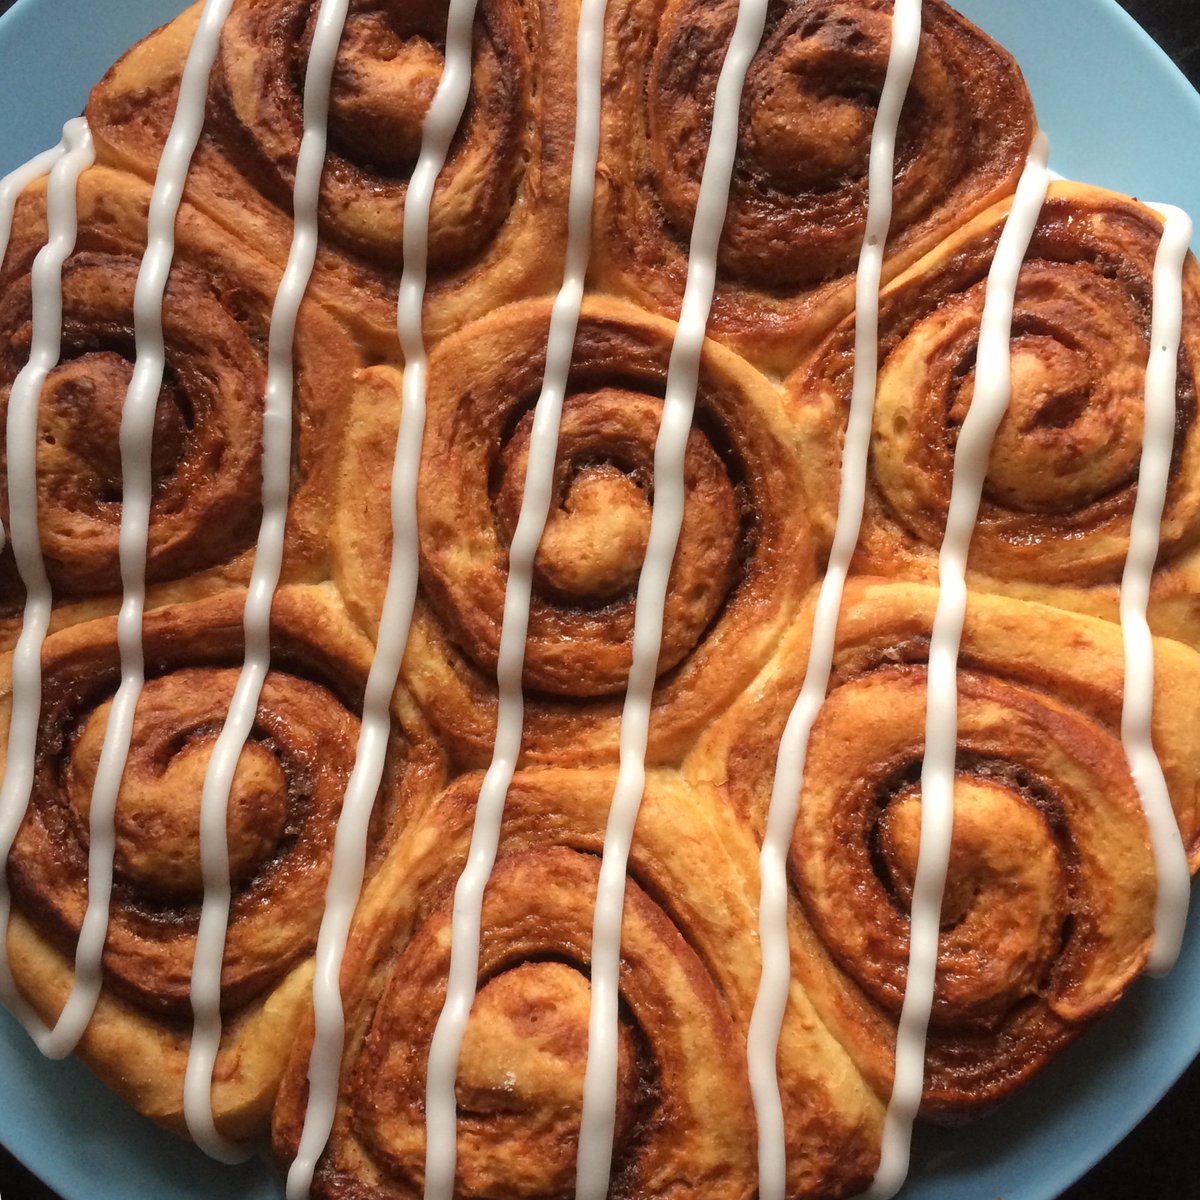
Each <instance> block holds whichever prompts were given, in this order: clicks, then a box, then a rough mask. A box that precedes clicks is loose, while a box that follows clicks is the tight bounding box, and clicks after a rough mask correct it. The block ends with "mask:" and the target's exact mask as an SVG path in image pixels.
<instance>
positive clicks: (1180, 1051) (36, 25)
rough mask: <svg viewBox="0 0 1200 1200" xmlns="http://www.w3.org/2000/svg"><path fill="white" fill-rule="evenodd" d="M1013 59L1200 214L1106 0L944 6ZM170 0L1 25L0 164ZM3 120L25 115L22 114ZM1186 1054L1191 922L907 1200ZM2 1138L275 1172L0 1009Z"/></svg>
mask: <svg viewBox="0 0 1200 1200" xmlns="http://www.w3.org/2000/svg"><path fill="white" fill-rule="evenodd" d="M957 5H958V7H959V8H960V9H961V10H962V11H963V12H964V13H966V15H967V16H968V17H970V18H971V19H972V20H974V21H976V22H977V23H978V24H979V25H980V26H982V27H983V28H984V29H986V30H987V31H988V32H989V33H991V34H992V35H993V36H994V37H996V38H997V39H998V40H999V41H1000V42H1001V43H1002V44H1003V45H1005V46H1007V47H1008V48H1009V49H1010V50H1011V51H1012V52H1013V54H1015V55H1016V57H1017V60H1018V61H1019V62H1020V63H1021V66H1022V68H1023V69H1024V71H1025V74H1026V77H1027V78H1028V80H1029V84H1030V87H1031V88H1032V90H1033V95H1034V99H1035V101H1036V102H1037V107H1038V114H1039V117H1040V119H1041V123H1042V125H1043V127H1044V128H1045V129H1046V130H1047V131H1048V133H1049V135H1050V140H1051V146H1052V147H1053V155H1052V161H1053V164H1054V165H1055V167H1056V168H1057V169H1058V170H1059V171H1061V172H1062V173H1063V174H1064V175H1068V176H1071V177H1074V178H1078V179H1085V180H1087V181H1088V182H1090V183H1098V184H1103V185H1105V186H1108V187H1113V188H1118V189H1120V190H1122V191H1126V192H1131V193H1133V194H1136V195H1138V196H1140V197H1142V198H1144V199H1147V200H1154V201H1160V202H1169V203H1174V204H1179V205H1182V206H1183V207H1184V208H1186V209H1188V210H1189V211H1191V212H1192V213H1193V214H1196V215H1198V216H1200V96H1197V94H1196V93H1195V92H1194V91H1193V90H1192V88H1191V87H1190V85H1189V84H1188V83H1187V81H1186V80H1185V79H1184V78H1183V76H1182V75H1181V74H1180V73H1179V72H1178V71H1177V70H1176V68H1175V67H1174V66H1173V65H1172V64H1171V63H1170V62H1169V61H1168V60H1167V58H1166V57H1165V56H1164V55H1163V54H1162V53H1161V51H1159V50H1158V48H1157V47H1156V46H1155V45H1154V44H1153V42H1151V41H1150V39H1149V38H1148V37H1146V35H1145V34H1144V33H1142V31H1141V30H1140V29H1139V28H1138V27H1137V25H1136V24H1135V23H1134V22H1133V21H1132V20H1131V19H1130V18H1129V17H1128V16H1127V15H1126V14H1125V13H1124V12H1123V11H1122V10H1121V9H1119V8H1118V7H1117V5H1116V4H1115V3H1113V0H1054V3H1052V4H1048V3H1046V0H957ZM183 6H184V4H183V0H105V3H104V4H103V5H102V6H100V5H97V4H96V3H95V0H18V3H17V5H16V7H15V8H13V9H12V11H11V12H9V13H7V14H6V15H5V16H4V17H2V18H0V113H4V114H6V115H5V117H4V119H3V123H2V124H0V174H3V173H5V172H7V171H8V170H10V169H11V168H13V167H15V166H17V165H18V164H20V163H21V162H23V161H25V160H26V159H27V158H29V157H31V156H32V155H33V154H34V153H36V152H37V151H38V150H41V149H44V148H45V147H46V146H49V145H52V144H53V143H54V142H56V141H57V140H58V136H59V130H60V127H61V125H62V123H63V121H65V120H66V119H67V118H69V117H71V116H73V115H75V114H77V113H78V112H79V111H80V110H81V109H82V107H83V104H84V101H85V99H86V97H87V91H88V88H89V87H90V86H91V84H92V83H93V82H95V80H97V79H99V78H100V76H101V75H102V74H103V73H104V71H105V70H106V69H107V68H108V66H109V64H110V63H112V62H113V61H114V60H115V59H116V58H117V57H118V56H119V55H120V53H121V52H122V51H123V50H124V49H125V48H126V47H128V46H130V45H132V44H133V43H134V42H135V41H137V40H138V39H139V38H140V37H142V36H143V35H144V34H146V33H148V32H149V31H150V30H151V29H152V28H154V27H155V26H156V25H158V24H161V23H162V22H163V21H166V20H167V19H169V18H170V17H172V16H174V15H175V14H176V13H177V12H178V11H180V10H181V9H182V8H183ZM16 114H20V115H19V116H17V115H16ZM1198 1052H1200V920H1196V921H1193V922H1192V924H1191V927H1190V934H1189V936H1188V939H1187V942H1186V944H1185V946H1184V951H1183V956H1182V958H1181V959H1180V961H1179V963H1178V965H1177V966H1176V968H1175V970H1174V971H1173V972H1172V974H1171V975H1170V976H1169V977H1168V978H1167V979H1165V980H1142V981H1140V982H1139V983H1138V984H1137V985H1135V987H1134V988H1133V989H1132V990H1131V992H1130V995H1129V996H1128V997H1127V998H1126V999H1125V1001H1124V1002H1122V1003H1121V1004H1120V1005H1118V1006H1117V1008H1116V1009H1115V1010H1114V1011H1113V1012H1112V1013H1110V1014H1109V1016H1108V1017H1107V1018H1106V1019H1105V1020H1103V1021H1102V1022H1101V1023H1100V1024H1099V1025H1098V1026H1097V1027H1096V1028H1095V1029H1094V1030H1093V1031H1092V1032H1091V1033H1089V1035H1088V1036H1087V1037H1086V1038H1084V1039H1083V1040H1082V1042H1080V1043H1077V1044H1076V1045H1075V1046H1074V1047H1072V1048H1071V1049H1070V1050H1068V1051H1067V1052H1066V1053H1065V1054H1064V1055H1063V1056H1062V1057H1061V1058H1060V1059H1059V1060H1058V1061H1056V1062H1055V1063H1053V1064H1052V1065H1051V1066H1050V1067H1049V1068H1047V1069H1046V1070H1045V1071H1044V1072H1043V1073H1042V1074H1041V1075H1040V1076H1039V1077H1038V1078H1037V1079H1036V1080H1035V1081H1034V1082H1033V1083H1032V1084H1031V1085H1030V1086H1029V1087H1027V1088H1026V1089H1025V1090H1024V1091H1022V1092H1021V1093H1020V1094H1019V1095H1018V1096H1017V1097H1016V1098H1015V1099H1014V1100H1012V1101H1010V1102H1009V1103H1007V1104H1006V1105H1005V1106H1004V1107H1003V1108H1002V1109H1001V1110H1000V1111H999V1112H998V1113H996V1114H995V1115H994V1116H992V1117H989V1118H988V1119H987V1120H986V1121H984V1122H982V1123H981V1124H978V1125H976V1126H974V1127H972V1128H969V1129H967V1130H959V1131H954V1132H947V1131H944V1130H922V1131H920V1132H919V1134H918V1137H917V1142H916V1146H915V1148H914V1170H913V1174H912V1177H911V1179H910V1182H909V1184H908V1186H907V1187H906V1188H905V1190H904V1192H903V1197H904V1200H994V1198H995V1197H997V1196H1000V1195H1003V1197H1004V1200H1052V1198H1053V1197H1055V1196H1057V1195H1058V1194H1059V1192H1060V1191H1062V1189H1063V1188H1065V1187H1067V1186H1068V1185H1069V1184H1071V1183H1072V1182H1073V1181H1074V1180H1076V1179H1077V1178H1079V1176H1081V1175H1082V1174H1084V1172H1086V1171H1087V1170H1088V1168H1089V1167H1091V1166H1092V1164H1093V1163H1095V1162H1096V1161H1098V1160H1099V1159H1100V1158H1101V1157H1103V1155H1104V1154H1106V1153H1107V1152H1108V1151H1109V1150H1110V1149H1111V1148H1112V1147H1113V1146H1115V1145H1116V1143H1117V1142H1118V1141H1120V1140H1121V1138H1122V1137H1124V1136H1125V1134H1126V1133H1127V1132H1128V1131H1129V1130H1130V1129H1131V1128H1132V1127H1133V1125H1134V1124H1136V1122H1137V1121H1138V1120H1140V1119H1141V1117H1142V1116H1143V1115H1144V1114H1145V1113H1146V1112H1147V1111H1148V1110H1149V1109H1150V1108H1151V1107H1152V1106H1153V1105H1154V1104H1155V1102H1156V1101H1157V1100H1158V1099H1159V1098H1160V1097H1161V1096H1162V1095H1163V1093H1164V1092H1166V1090H1167V1089H1168V1088H1169V1087H1170V1086H1171V1084H1172V1083H1173V1082H1174V1081H1175V1079H1176V1078H1177V1077H1178V1075H1179V1074H1180V1072H1181V1071H1182V1070H1183V1069H1184V1067H1186V1066H1187V1064H1188V1063H1189V1062H1190V1061H1191V1059H1192V1058H1193V1057H1195V1056H1196V1054H1197V1053H1198ZM0 1080H3V1094H4V1102H3V1103H0V1142H3V1143H4V1145H6V1146H8V1147H9V1148H10V1149H12V1150H13V1152H14V1153H16V1154H17V1155H18V1156H19V1157H20V1158H22V1159H23V1160H24V1161H25V1162H26V1163H28V1164H29V1166H30V1167H31V1168H32V1169H33V1170H34V1171H36V1172H37V1174H38V1175H40V1176H41V1177H42V1178H43V1179H45V1180H46V1182H47V1183H49V1184H50V1185H51V1186H52V1187H54V1188H55V1189H56V1190H57V1191H58V1192H60V1193H61V1194H62V1195H63V1196H64V1197H65V1198H66V1200H128V1198H129V1197H131V1196H146V1197H153V1198H154V1200H211V1198H212V1197H213V1196H218V1195H219V1196H221V1197H223V1198H224V1200H278V1198H279V1197H281V1196H282V1190H281V1189H280V1188H279V1186H278V1184H277V1183H275V1182H274V1180H273V1177H272V1175H271V1172H270V1170H269V1169H268V1168H267V1167H266V1166H264V1165H261V1164H257V1163H256V1164H252V1165H250V1166H247V1167H242V1168H239V1169H237V1170H231V1169H230V1168H227V1167H220V1166H217V1165H215V1164H213V1163H210V1162H209V1161H208V1160H207V1159H206V1158H205V1157H204V1156H203V1155H202V1154H200V1153H199V1152H198V1151H196V1150H194V1149H192V1148H190V1147H188V1146H186V1145H185V1144H184V1143H182V1142H180V1141H178V1140H177V1139H175V1138H173V1137H172V1136H170V1135H169V1134H166V1133H163V1132H161V1131H160V1130H158V1129H156V1128H155V1127H154V1126H152V1125H151V1124H150V1123H149V1122H147V1121H144V1120H142V1119H141V1118H140V1117H138V1116H136V1115H135V1114H134V1113H133V1112H132V1111H131V1110H130V1109H128V1108H126V1107H125V1105H124V1104H122V1103H121V1101H119V1100H117V1099H116V1098H115V1097H114V1096H113V1095H112V1094H111V1093H110V1092H108V1091H107V1089H106V1088H104V1087H103V1086H102V1085H101V1084H100V1083H99V1082H97V1081H96V1080H95V1079H94V1078H93V1077H92V1076H91V1075H90V1074H89V1072H88V1071H87V1070H86V1069H85V1068H84V1067H82V1066H81V1065H80V1064H79V1063H77V1062H74V1061H70V1062H65V1063H51V1062H47V1061H45V1060H43V1059H42V1058H41V1057H40V1056H39V1055H38V1053H37V1052H36V1050H34V1049H33V1047H32V1045H31V1044H30V1042H29V1041H28V1039H27V1038H26V1037H25V1036H24V1034H23V1033H22V1031H21V1030H20V1029H19V1027H18V1026H17V1025H16V1023H15V1022H14V1021H13V1020H12V1019H11V1018H10V1017H8V1016H7V1014H5V1013H3V1012H0Z"/></svg>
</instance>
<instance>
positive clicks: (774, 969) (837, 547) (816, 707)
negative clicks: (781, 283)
mask: <svg viewBox="0 0 1200 1200" xmlns="http://www.w3.org/2000/svg"><path fill="white" fill-rule="evenodd" d="M920 41H921V0H896V6H895V9H894V12H893V18H892V42H891V47H890V50H889V53H888V66H887V75H886V77H885V79H884V84H883V91H882V93H881V95H880V98H879V108H878V111H877V113H876V117H875V125H874V128H873V129H872V131H871V151H870V160H869V166H868V193H867V220H866V228H865V229H864V231H863V244H862V250H861V253H860V255H859V261H858V274H857V276H856V279H855V318H854V381H853V386H852V389H851V398H850V415H849V421H848V423H847V427H846V441H845V447H844V449H843V452H842V474H841V488H840V491H839V494H838V516H837V526H836V528H835V532H834V537H833V548H832V550H831V552H830V555H829V566H828V568H827V570H826V573H825V578H824V579H823V580H822V581H821V590H820V593H819V594H818V597H817V607H816V612H815V614H814V616H813V629H812V641H811V644H810V649H809V654H808V664H807V666H806V668H805V674H804V685H803V687H802V688H801V690H800V695H799V696H798V697H797V699H796V703H795V705H794V706H793V708H792V711H791V714H790V715H789V717H788V722H787V726H786V727H785V729H784V733H783V738H782V740H781V741H780V745H779V756H778V759H777V761H776V765H775V779H774V783H773V786H772V790H771V804H770V808H769V811H768V815H767V830H766V836H765V838H764V841H763V846H762V851H761V854H760V870H761V884H760V887H761V896H760V900H759V918H758V921H759V938H760V943H761V946H762V975H761V977H760V980H759V987H758V996H757V997H756V999H755V1003H754V1013H753V1015H752V1017H751V1019H750V1032H749V1037H748V1039H747V1057H748V1060H749V1068H750V1089H751V1093H752V1095H753V1098H754V1109H755V1114H756V1117H757V1121H758V1175H759V1195H760V1197H761V1200H783V1197H784V1195H785V1193H786V1190H787V1151H786V1139H785V1136H784V1122H783V1104H782V1101H781V1099H780V1095H779V1075H778V1068H777V1056H778V1050H779V1036H780V1031H781V1030H782V1027H783V1017H784V1012H785V1011H786V1009H787V999H788V990H789V987H790V985H791V953H790V949H789V945H788V925H787V912H788V883H787V856H788V849H789V847H790V846H791V842H792V835H793V832H794V830H795V827H796V817H797V814H798V812H799V805H800V789H801V786H802V784H803V781H804V764H805V761H806V759H807V756H808V741H809V736H810V734H811V733H812V727H813V723H814V722H815V721H816V719H817V714H818V712H820V710H821V706H822V705H823V704H824V702H825V693H826V691H827V689H828V687H829V675H830V671H831V670H832V666H833V649H834V642H835V639H836V636H837V622H838V611H839V609H840V608H841V603H842V593H843V591H844V588H845V584H846V576H847V574H848V573H849V570H850V560H851V558H852V557H853V555H854V548H855V546H856V545H857V544H858V534H859V530H860V528H861V526H862V516H863V504H864V499H865V495H866V481H867V455H868V451H869V449H870V443H871V421H872V416H873V413H874V409H875V388H876V382H877V380H878V374H879V282H880V278H881V276H882V272H883V255H884V247H885V244H886V242H887V236H888V230H889V229H890V227H891V223H892V198H893V197H892V188H893V175H894V171H895V157H896V132H897V129H898V128H899V124H900V113H901V110H902V109H903V107H904V101H905V98H906V96H907V95H908V88H909V83H910V81H911V79H912V72H913V66H914V64H915V63H916V58H917V49H918V47H919V45H920Z"/></svg>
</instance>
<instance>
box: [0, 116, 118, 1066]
mask: <svg viewBox="0 0 1200 1200" xmlns="http://www.w3.org/2000/svg"><path fill="white" fill-rule="evenodd" d="M94 161H95V150H94V148H93V145H92V134H91V130H90V129H89V128H88V125H87V122H86V121H85V120H84V119H83V118H82V117H77V118H75V119H74V120H72V121H68V122H67V124H66V125H65V126H63V136H62V142H61V143H60V144H59V145H58V146H57V147H56V148H55V149H53V150H49V151H46V152H44V153H43V154H40V155H38V156H37V157H36V158H34V159H32V160H31V161H30V162H29V163H28V164H26V166H24V167H19V168H18V169H17V170H16V171H14V172H13V173H12V174H11V175H8V176H6V177H5V181H4V186H5V193H6V194H5V197H4V198H5V201H6V207H5V214H6V219H5V228H4V242H5V249H7V243H8V239H9V237H10V235H11V223H12V216H13V208H14V206H15V203H16V193H17V192H19V191H20V190H21V188H22V187H23V186H25V184H27V183H29V182H32V179H33V178H36V177H37V175H38V174H39V173H40V172H39V171H38V170H37V169H36V168H39V167H45V166H47V165H49V166H50V167H51V169H50V179H49V182H48V184H47V186H46V226H47V228H46V244H45V245H44V246H43V247H42V249H41V250H39V251H38V254H37V257H36V258H35V259H34V261H33V268H32V271H31V289H32V317H31V325H32V328H31V334H30V345H29V358H28V360H27V361H26V363H25V365H24V366H23V367H22V368H21V370H20V371H19V372H18V374H17V377H16V379H14V380H13V385H12V389H11V391H10V392H9V398H8V419H7V430H6V443H5V444H6V446H7V455H8V511H9V523H10V529H9V536H10V540H11V542H12V549H13V557H14V558H15V559H16V564H17V571H18V573H19V574H20V576H21V582H22V583H24V585H25V609H24V612H23V613H22V616H21V632H20V635H19V637H18V639H17V645H16V649H15V650H14V651H13V657H12V710H11V713H10V716H9V724H8V746H7V752H6V754H5V763H4V781H3V783H2V784H0V999H2V1000H3V1001H4V1003H5V1005H6V1006H7V1007H8V1009H9V1010H10V1011H11V1012H12V1013H13V1014H14V1016H16V1018H17V1019H18V1020H19V1021H20V1022H21V1024H22V1025H23V1026H24V1027H25V1029H26V1030H27V1031H28V1033H29V1035H30V1037H32V1038H33V1040H34V1042H35V1043H36V1044H37V1046H38V1049H39V1050H41V1052H42V1053H43V1054H45V1055H47V1056H48V1057H50V1058H65V1057H66V1056H67V1055H68V1054H70V1053H71V1051H72V1050H73V1049H74V1048H75V1045H76V1043H77V1042H78V1041H79V1039H80V1037H81V1036H82V1035H83V1031H84V1029H85V1028H86V1026H87V1022H88V1019H89V1017H90V1016H91V1012H92V1008H93V1007H94V1006H95V997H96V996H97V995H98V994H99V990H100V955H101V952H102V951H103V949H104V928H100V929H99V933H98V934H97V920H96V918H95V917H94V916H93V912H94V911H95V909H94V906H93V895H94V890H89V895H88V908H87V914H86V916H85V918H84V927H83V929H82V930H81V932H80V935H79V941H78V943H77V945H76V950H75V964H76V967H75V980H74V982H73V984H72V987H71V994H70V996H69V997H68V999H67V1003H66V1006H65V1007H64V1008H63V1010H62V1012H61V1013H60V1014H59V1016H58V1020H57V1021H56V1022H55V1024H54V1025H53V1026H52V1027H48V1026H46V1025H45V1024H44V1023H43V1021H42V1019H41V1017H40V1016H39V1015H38V1014H37V1012H35V1011H34V1008H33V1006H32V1005H31V1004H29V1002H28V1001H27V1000H26V999H25V997H24V996H22V995H21V993H20V992H19V991H18V990H17V986H16V982H15V981H14V979H13V976H12V967H11V965H10V963H9V958H8V926H9V918H10V916H11V912H12V897H11V894H10V893H9V889H8V872H7V870H6V869H4V865H5V864H7V862H8V855H9V852H10V851H11V850H12V847H13V843H14V841H15V840H16V837H17V832H18V830H19V829H20V827H21V822H22V821H23V820H24V819H25V813H26V810H27V809H28V807H29V799H30V796H31V794H32V791H33V776H34V767H35V762H36V758H37V736H38V725H39V724H40V721H41V713H42V643H43V642H44V641H45V640H46V631H47V630H48V629H49V627H50V613H51V608H52V606H53V597H52V595H51V590H50V580H49V578H48V577H47V574H46V563H45V560H44V559H43V557H42V545H41V538H40V536H39V533H38V493H37V444H38V404H39V401H40V399H41V394H42V385H43V384H44V383H45V382H46V377H47V376H48V375H49V374H50V372H51V371H52V370H54V368H55V367H56V366H57V365H58V363H59V360H60V358H61V355H62V328H63V265H64V264H65V263H66V261H67V259H68V258H69V257H70V256H71V254H72V253H73V252H74V249H75V240H76V238H77V236H78V233H79V220H78V215H79V214H78V206H77V202H76V187H77V185H78V182H79V176H80V175H81V174H82V173H83V172H84V171H85V170H86V169H87V168H88V167H90V166H91V165H92V163H93V162H94ZM9 197H11V203H8V201H9ZM103 832H104V831H103V829H100V830H97V829H96V828H95V822H94V821H93V829H92V846H91V851H90V857H91V864H90V865H92V866H94V865H95V860H96V859H97V858H103V856H104V849H105V847H104V837H103ZM97 838H99V841H100V845H99V847H97V844H96V842H97ZM111 841H112V836H111V832H110V834H109V853H108V857H109V870H110V871H111V859H112V852H111ZM107 905H108V901H107V898H104V912H105V914H107ZM88 918H91V920H90V922H89V920H88ZM105 924H107V921H106V922H105Z"/></svg>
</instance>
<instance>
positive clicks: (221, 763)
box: [184, 0, 347, 1161]
mask: <svg viewBox="0 0 1200 1200" xmlns="http://www.w3.org/2000/svg"><path fill="white" fill-rule="evenodd" d="M346 7H347V0H323V2H322V4H321V8H320V11H319V13H318V15H317V24H316V28H315V30H314V33H313V40H312V47H311V49H310V51H309V58H308V66H307V69H306V72H305V77H304V132H303V135H302V137H301V139H300V151H299V155H298V157H297V161H296V180H295V185H294V188H293V193H292V212H293V218H294V224H293V230H292V243H291V246H290V248H289V250H288V261H287V265H286V267H285V269H284V272H283V278H282V279H281V280H280V284H279V290H278V291H277V292H276V294H275V303H274V306H273V309H272V312H271V329H270V334H269V337H268V344H267V386H266V398H265V402H264V405H263V460H262V461H263V487H262V521H261V524H260V526H259V533H258V541H257V545H256V546H255V551H254V568H253V570H252V572H251V574H250V585H249V590H248V592H247V594H246V605H245V609H244V611H243V615H242V625H243V629H244V633H245V642H246V650H245V657H244V659H243V662H242V669H241V672H240V674H239V675H238V681H237V685H236V686H235V688H234V692H233V698H232V700H231V701H230V705H229V712H228V714H227V715H226V718H225V724H224V726H223V727H222V729H221V733H220V735H219V736H218V738H217V742H216V745H215V746H214V748H213V753H212V757H211V758H210V759H209V763H208V769H207V771H206V772H205V776H204V787H203V790H202V792H201V799H200V814H201V815H200V822H201V825H200V828H201V832H200V837H201V846H200V856H201V862H202V864H203V870H204V883H205V894H204V907H203V909H202V911H201V914H200V929H199V932H198V934H197V938H196V954H195V960H194V963H193V968H192V1011H193V1015H194V1029H193V1034H192V1044H191V1049H190V1053H189V1056H188V1067H187V1074H186V1077H185V1081H184V1112H185V1115H186V1117H187V1122H188V1130H189V1132H190V1133H191V1135H192V1137H193V1138H194V1139H195V1140H196V1141H197V1142H198V1143H199V1144H200V1145H201V1147H202V1148H203V1149H204V1150H206V1151H207V1152H208V1153H209V1154H211V1155H212V1156H213V1157H215V1158H220V1159H222V1160H225V1161H228V1160H230V1159H235V1160H236V1159H240V1158H244V1157H246V1152H245V1151H243V1150H242V1149H241V1148H240V1147H238V1146H235V1145H233V1144H232V1143H230V1142H229V1141H228V1140H227V1139H225V1138H224V1137H222V1136H221V1135H220V1134H219V1133H218V1132H217V1130H216V1127H215V1124H214V1122H213V1117H212V1075H213V1066H214V1064H215V1062H216V1057H217V1053H218V1051H219V1049H220V1039H221V1007H220V1001H221V965H222V959H223V957H224V949H225V935H226V930H227V927H228V923H229V905H230V884H229V856H228V832H227V828H226V815H227V809H228V805H229V791H230V787H231V786H232V784H233V776H234V772H235V771H236V769H237V763H238V759H239V758H240V756H241V752H242V748H243V747H244V746H245V744H246V739H247V738H248V737H249V736H250V732H251V730H252V728H253V726H254V717H255V713H256V712H257V710H258V700H259V696H260V695H261V693H262V686H263V681H264V680H265V679H266V677H267V672H268V671H269V670H270V665H271V604H272V602H273V600H274V598H275V589H276V587H277V586H278V584H279V575H280V570H281V568H282V565H283V548H284V534H285V531H286V525H287V509H288V498H289V491H290V485H291V458H292V398H293V384H294V374H293V372H294V368H293V361H292V360H293V350H294V345H295V339H296V321H297V318H298V316H299V313H300V305H301V303H302V301H303V300H304V293H305V290H306V289H307V287H308V281H309V279H310V278H311V276H312V270H313V264H314V262H315V261H316V255H317V205H318V201H319V197H320V189H321V175H322V172H323V171H324V168H325V148H326V143H327V140H328V121H329V93H330V86H331V81H332V78H333V66H334V61H335V59H336V57H337V51H338V46H339V44H340V42H341V36H342V27H343V25H344V23H345V19H346Z"/></svg>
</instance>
